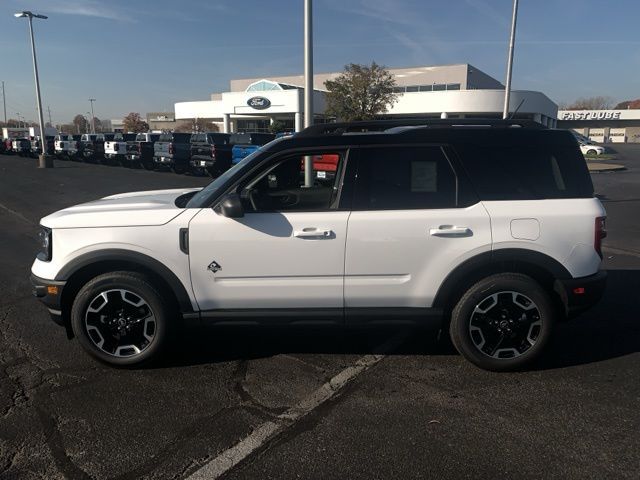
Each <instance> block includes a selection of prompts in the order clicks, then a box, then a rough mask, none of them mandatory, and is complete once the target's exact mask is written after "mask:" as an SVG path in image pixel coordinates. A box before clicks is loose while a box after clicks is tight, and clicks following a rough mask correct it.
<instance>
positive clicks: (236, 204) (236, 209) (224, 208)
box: [216, 193, 244, 218]
mask: <svg viewBox="0 0 640 480" xmlns="http://www.w3.org/2000/svg"><path fill="white" fill-rule="evenodd" d="M216 211H217V213H220V214H221V215H224V216H225V217H229V218H241V217H244V208H242V202H241V201H240V196H239V195H238V194H237V193H230V194H228V195H227V196H226V197H224V198H223V199H222V201H221V202H220V203H219V204H218V208H217V209H216Z"/></svg>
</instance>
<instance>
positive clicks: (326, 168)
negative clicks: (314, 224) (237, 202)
mask: <svg viewBox="0 0 640 480" xmlns="http://www.w3.org/2000/svg"><path fill="white" fill-rule="evenodd" d="M308 156H309V157H311V158H312V160H313V173H312V176H313V185H312V186H310V187H306V186H305V158H306V157H308ZM344 160H345V153H344V152H334V151H327V152H313V153H311V152H310V153H309V154H304V153H297V154H294V155H286V156H284V157H283V158H281V159H279V160H278V161H277V162H276V163H275V164H273V165H271V166H270V167H269V168H268V169H267V170H265V171H262V172H261V173H260V174H258V175H257V176H256V177H254V178H253V179H251V180H250V181H249V182H247V183H246V184H245V185H244V186H242V187H241V191H240V196H241V198H242V203H243V205H244V208H245V211H247V212H280V211H283V212H284V211H286V212H290V211H323V210H332V209H335V208H337V203H338V195H339V181H340V176H341V172H342V168H343V165H344Z"/></svg>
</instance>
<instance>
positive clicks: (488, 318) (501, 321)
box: [450, 273, 556, 371]
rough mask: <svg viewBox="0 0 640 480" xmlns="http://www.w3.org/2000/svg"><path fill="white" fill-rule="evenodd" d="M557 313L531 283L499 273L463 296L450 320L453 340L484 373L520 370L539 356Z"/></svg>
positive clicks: (544, 292)
mask: <svg viewBox="0 0 640 480" xmlns="http://www.w3.org/2000/svg"><path fill="white" fill-rule="evenodd" d="M555 314H556V312H555V308H554V305H553V302H552V301H551V298H550V297H549V294H548V293H547V292H546V291H545V290H544V289H543V288H542V287H541V286H540V285H539V284H538V283H537V282H536V281H534V280H533V279H532V278H530V277H528V276H526V275H522V274H516V273H499V274H496V275H491V276H490V277H487V278H484V279H483V280H480V281H479V282H477V283H476V284H475V285H473V286H472V287H471V288H470V289H469V290H467V292H466V293H465V294H464V295H463V296H462V298H461V299H460V301H459V302H458V304H457V305H456V306H455V308H454V309H453V312H452V315H451V325H450V334H451V340H452V342H453V344H454V345H455V347H456V349H457V350H458V352H460V354H461V355H462V356H464V357H465V358H466V359H467V360H469V361H470V362H472V363H474V364H475V365H477V366H478V367H480V368H483V369H485V370H493V371H509V370H517V369H520V368H523V367H525V366H527V365H529V364H531V362H533V361H535V360H536V359H537V358H538V357H539V356H540V353H541V352H542V350H543V349H544V347H545V345H546V343H547V342H548V340H549V336H550V335H551V331H552V329H553V324H554V321H555Z"/></svg>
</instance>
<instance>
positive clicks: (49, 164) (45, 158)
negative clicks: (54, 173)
mask: <svg viewBox="0 0 640 480" xmlns="http://www.w3.org/2000/svg"><path fill="white" fill-rule="evenodd" d="M38 168H53V157H52V156H51V155H45V154H42V153H41V154H40V155H38Z"/></svg>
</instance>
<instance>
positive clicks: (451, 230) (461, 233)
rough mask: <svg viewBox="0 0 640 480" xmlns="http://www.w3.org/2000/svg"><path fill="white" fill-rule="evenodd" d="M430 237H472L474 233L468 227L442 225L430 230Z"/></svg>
mask: <svg viewBox="0 0 640 480" xmlns="http://www.w3.org/2000/svg"><path fill="white" fill-rule="evenodd" d="M429 235H431V236H433V237H470V236H471V235H473V231H472V230H471V229H470V228H468V227H458V226H456V225H440V226H439V227H437V228H432V229H430V230H429Z"/></svg>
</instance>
